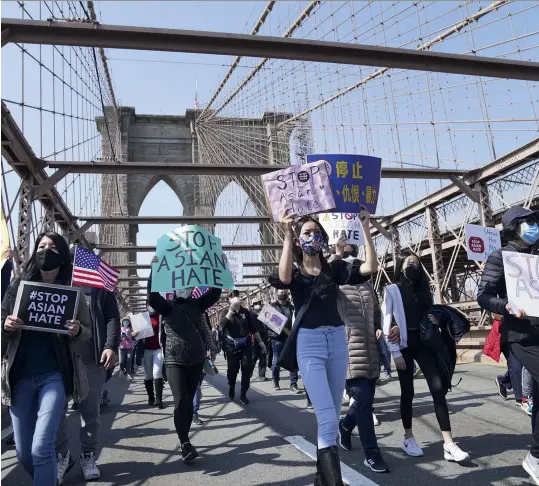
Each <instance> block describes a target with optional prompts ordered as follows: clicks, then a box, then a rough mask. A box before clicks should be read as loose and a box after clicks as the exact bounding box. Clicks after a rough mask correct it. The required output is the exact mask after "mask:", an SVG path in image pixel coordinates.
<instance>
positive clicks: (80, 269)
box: [73, 246, 120, 292]
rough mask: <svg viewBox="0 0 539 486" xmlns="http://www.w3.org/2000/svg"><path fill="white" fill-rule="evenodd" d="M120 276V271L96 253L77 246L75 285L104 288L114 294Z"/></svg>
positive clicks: (74, 271) (74, 268)
mask: <svg viewBox="0 0 539 486" xmlns="http://www.w3.org/2000/svg"><path fill="white" fill-rule="evenodd" d="M119 276H120V270H117V269H116V268H114V267H111V266H110V265H109V264H108V263H106V262H104V261H103V260H101V258H99V257H98V256H97V255H96V254H95V253H94V252H92V251H90V250H87V249H86V248H84V247H82V246H77V249H76V250H75V262H74V264H73V285H75V284H79V285H86V286H88V287H97V288H99V289H103V288H104V289H106V290H108V291H109V292H113V291H114V286H115V285H116V281H117V280H118V277H119Z"/></svg>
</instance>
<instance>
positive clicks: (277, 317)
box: [258, 304, 287, 334]
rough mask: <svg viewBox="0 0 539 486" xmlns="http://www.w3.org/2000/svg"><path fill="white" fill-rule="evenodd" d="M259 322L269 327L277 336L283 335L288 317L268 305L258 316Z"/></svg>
mask: <svg viewBox="0 0 539 486" xmlns="http://www.w3.org/2000/svg"><path fill="white" fill-rule="evenodd" d="M258 320H259V321H260V322H262V323H264V324H265V325H266V326H268V327H269V328H270V329H271V330H272V331H273V332H275V333H276V334H281V332H282V330H283V328H284V326H285V324H286V321H287V317H286V316H284V315H283V314H281V313H280V312H279V311H278V310H277V309H276V308H275V307H272V306H271V305H269V304H266V305H265V306H264V307H262V310H261V311H260V314H258Z"/></svg>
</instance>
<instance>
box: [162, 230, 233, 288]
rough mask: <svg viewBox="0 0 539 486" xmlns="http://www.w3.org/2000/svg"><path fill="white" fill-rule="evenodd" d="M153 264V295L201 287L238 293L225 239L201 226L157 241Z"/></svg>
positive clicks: (168, 235)
mask: <svg viewBox="0 0 539 486" xmlns="http://www.w3.org/2000/svg"><path fill="white" fill-rule="evenodd" d="M156 256H157V262H155V263H153V264H152V292H167V291H170V290H179V289H186V288H193V287H197V286H198V287H200V286H207V287H213V288H219V289H235V288H236V286H235V285H234V277H233V276H232V272H231V271H230V268H229V266H228V263H227V259H226V255H225V254H224V253H223V248H222V246H221V239H220V238H218V237H217V236H214V235H212V234H211V233H209V232H208V231H206V230H205V229H204V228H201V227H200V226H197V225H187V226H183V227H181V228H178V229H176V230H174V231H171V232H169V233H166V234H164V235H163V236H161V238H159V239H158V240H157V250H156Z"/></svg>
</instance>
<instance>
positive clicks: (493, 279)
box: [477, 243, 539, 346]
mask: <svg viewBox="0 0 539 486" xmlns="http://www.w3.org/2000/svg"><path fill="white" fill-rule="evenodd" d="M502 251H512V252H516V253H532V251H531V248H528V247H522V246H519V245H516V244H515V243H509V244H508V245H507V246H505V247H504V248H501V249H499V250H496V251H494V252H492V253H491V254H490V256H489V257H488V259H487V263H486V264H485V268H484V269H483V275H482V277H481V282H480V283H479V290H478V291H477V303H478V304H479V306H480V307H481V308H482V309H484V310H487V311H489V312H494V313H496V314H500V315H501V316H503V326H502V327H501V334H502V343H503V344H510V343H520V344H522V345H523V346H529V345H539V317H528V318H526V319H517V318H516V317H515V316H514V315H512V314H510V313H509V312H507V310H506V309H505V306H506V305H507V287H506V285H505V274H504V270H503V256H502Z"/></svg>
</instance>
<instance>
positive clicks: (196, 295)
mask: <svg viewBox="0 0 539 486" xmlns="http://www.w3.org/2000/svg"><path fill="white" fill-rule="evenodd" d="M208 290H210V288H209V287H195V288H194V289H193V291H192V292H191V297H193V299H198V298H199V297H202V296H203V295H204V294H205V293H206V292H207V291H208Z"/></svg>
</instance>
